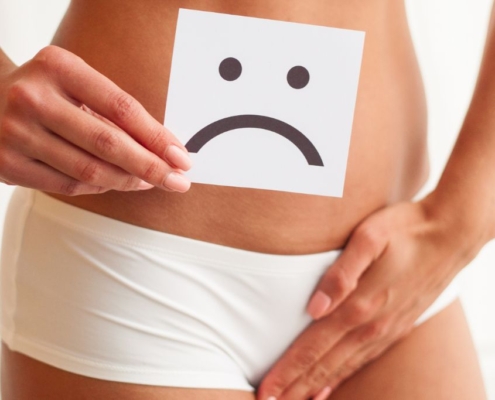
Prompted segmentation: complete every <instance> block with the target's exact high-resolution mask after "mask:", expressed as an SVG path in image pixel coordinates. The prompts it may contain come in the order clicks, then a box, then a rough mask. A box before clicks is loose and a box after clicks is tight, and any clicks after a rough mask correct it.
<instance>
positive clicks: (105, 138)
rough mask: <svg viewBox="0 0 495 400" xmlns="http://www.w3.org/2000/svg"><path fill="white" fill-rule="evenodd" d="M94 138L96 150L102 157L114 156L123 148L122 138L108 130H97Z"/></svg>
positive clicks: (93, 134) (99, 128) (100, 128)
mask: <svg viewBox="0 0 495 400" xmlns="http://www.w3.org/2000/svg"><path fill="white" fill-rule="evenodd" d="M92 136H93V144H94V148H95V150H96V151H97V152H98V154H100V155H103V156H106V157H111V156H114V155H115V154H116V153H117V152H118V150H119V148H120V146H121V140H120V138H119V137H118V136H117V135H116V134H115V133H113V132H111V131H110V130H108V129H106V128H102V127H98V128H95V130H94V132H93V133H92Z"/></svg>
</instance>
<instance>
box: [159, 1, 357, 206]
mask: <svg viewBox="0 0 495 400" xmlns="http://www.w3.org/2000/svg"><path fill="white" fill-rule="evenodd" d="M363 45H364V33H363V32H359V31H350V30H343V29H336V28H329V27H321V26H314V25H305V24H299V23H293V22H284V21H273V20H266V19H260V18H252V17H241V16H234V15H227V14H218V13H212V12H202V11H194V10H185V9H181V10H180V12H179V18H178V23H177V30H176V38H175V44H174V53H173V58H172V68H171V73H170V81H169V91H168V96H167V108H166V113H165V122H164V124H165V126H166V127H167V128H168V129H170V130H171V131H172V132H173V133H174V135H176V136H177V138H179V140H181V141H182V143H184V145H185V146H186V148H187V149H188V151H189V153H190V156H191V159H192V160H193V167H192V168H191V169H190V170H189V171H187V172H186V173H185V174H186V175H187V176H188V177H189V178H190V179H191V181H192V182H193V183H203V184H212V185H226V186H236V187H245V188H257V189H265V190H280V191H288V192H296V193H305V194H316V195H323V196H334V197H341V196H342V195H343V186H344V181H345V171H346V165H347V157H348V152H349V143H350V136H351V130H352V119H353V114H354V106H355V100H356V93H357V86H358V79H359V69H360V65H361V56H362V49H363Z"/></svg>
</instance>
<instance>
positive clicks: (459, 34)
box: [0, 0, 495, 400]
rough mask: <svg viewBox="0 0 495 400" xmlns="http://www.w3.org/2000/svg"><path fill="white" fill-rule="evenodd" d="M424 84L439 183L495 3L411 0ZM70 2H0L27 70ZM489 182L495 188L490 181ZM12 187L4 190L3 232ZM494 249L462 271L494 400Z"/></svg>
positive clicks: (8, 37) (5, 29)
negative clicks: (26, 63) (491, 9)
mask: <svg viewBox="0 0 495 400" xmlns="http://www.w3.org/2000/svg"><path fill="white" fill-rule="evenodd" d="M406 2H407V6H408V14H409V20H410V24H411V29H412V34H413V39H414V42H415V45H416V49H417V52H418V57H419V61H420V65H421V69H422V72H423V77H424V81H425V85H426V91H427V97H428V108H429V117H430V120H429V128H430V136H429V143H430V158H431V162H432V174H431V177H430V179H429V181H428V183H427V184H426V186H425V188H424V189H423V190H422V192H423V193H426V192H427V191H428V190H431V189H432V188H433V187H434V185H435V183H436V182H437V180H438V178H439V176H440V174H441V171H442V169H443V167H444V165H445V162H446V160H447V158H448V155H449V153H450V151H451V149H452V146H453V143H454V141H455V138H456V136H457V133H458V130H459V128H460V124H461V122H462V119H463V118H464V115H465V112H466V109H467V107H468V104H469V101H470V97H471V94H472V90H473V87H474V83H475V79H476V75H477V69H478V67H479V62H480V57H481V51H482V49H483V45H484V39H485V34H486V27H487V23H488V17H489V11H490V6H491V0H406ZM67 5H68V1H67V0H44V1H42V2H41V1H35V0H15V1H9V0H0V46H1V47H2V48H3V49H4V51H6V52H7V53H8V54H9V55H10V57H11V58H12V59H13V61H14V62H16V63H17V64H21V63H23V62H25V61H27V60H28V59H29V58H30V57H32V56H33V55H34V54H35V53H36V51H37V50H39V49H41V48H42V47H44V46H45V45H47V44H48V43H49V42H50V39H51V37H52V35H53V33H54V30H55V29H56V26H57V24H58V22H59V20H60V18H61V17H62V15H63V13H64V11H65V9H66V7H67ZM487 184H493V183H492V182H487ZM11 190H12V189H11V188H9V187H7V186H4V185H1V184H0V226H1V225H2V223H3V215H4V212H5V206H6V204H7V201H8V198H9V195H10V193H11ZM494 264H495V243H494V242H493V241H492V242H491V243H489V244H488V245H487V246H485V248H484V249H483V250H482V251H481V253H480V254H479V255H478V257H477V258H476V260H475V261H473V262H472V263H471V264H470V265H469V266H468V267H467V268H466V269H465V270H464V271H463V272H462V274H463V276H464V279H463V292H462V300H463V304H464V306H465V308H466V311H467V315H468V318H469V322H470V325H471V328H472V332H473V335H474V339H475V343H476V348H477V350H478V353H479V355H480V360H481V364H482V368H483V373H484V376H485V381H486V383H487V386H488V388H489V393H490V397H489V398H490V399H491V400H495V312H494V311H493V309H494V306H495V290H493V289H492V286H493V285H494V284H495V265H494Z"/></svg>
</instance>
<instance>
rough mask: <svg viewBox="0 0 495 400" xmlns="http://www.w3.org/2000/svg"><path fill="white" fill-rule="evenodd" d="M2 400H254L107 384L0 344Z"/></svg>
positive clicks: (221, 392)
mask: <svg viewBox="0 0 495 400" xmlns="http://www.w3.org/2000/svg"><path fill="white" fill-rule="evenodd" d="M1 375H2V382H1V388H2V396H1V398H2V400H33V399H37V400H61V399H64V400H94V399H105V400H172V399H174V400H175V399H182V400H217V399H225V400H254V399H255V396H254V394H253V393H250V392H247V391H241V390H227V389H190V388H175V387H159V386H150V385H136V384H127V383H120V382H110V381H104V380H100V379H94V378H89V377H86V376H82V375H76V374H73V373H70V372H67V371H64V370H61V369H59V368H55V367H52V366H50V365H48V364H45V363H42V362H39V361H37V360H35V359H33V358H31V357H27V356H25V355H24V354H21V353H18V352H13V351H11V350H10V349H9V348H8V347H7V346H6V345H5V343H3V342H2V362H1Z"/></svg>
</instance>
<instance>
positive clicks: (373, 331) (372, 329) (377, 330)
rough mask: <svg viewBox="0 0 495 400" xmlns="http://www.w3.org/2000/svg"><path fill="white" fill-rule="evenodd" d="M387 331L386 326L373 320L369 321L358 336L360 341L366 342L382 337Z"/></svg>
mask: <svg viewBox="0 0 495 400" xmlns="http://www.w3.org/2000/svg"><path fill="white" fill-rule="evenodd" d="M387 333H388V326H387V325H386V324H385V323H383V322H381V321H375V322H372V323H370V324H369V325H368V326H366V327H365V328H364V329H363V332H362V333H361V334H360V335H359V336H358V341H359V342H360V343H366V342H369V341H374V340H378V339H381V338H383V337H384V336H385V335H386V334H387Z"/></svg>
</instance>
